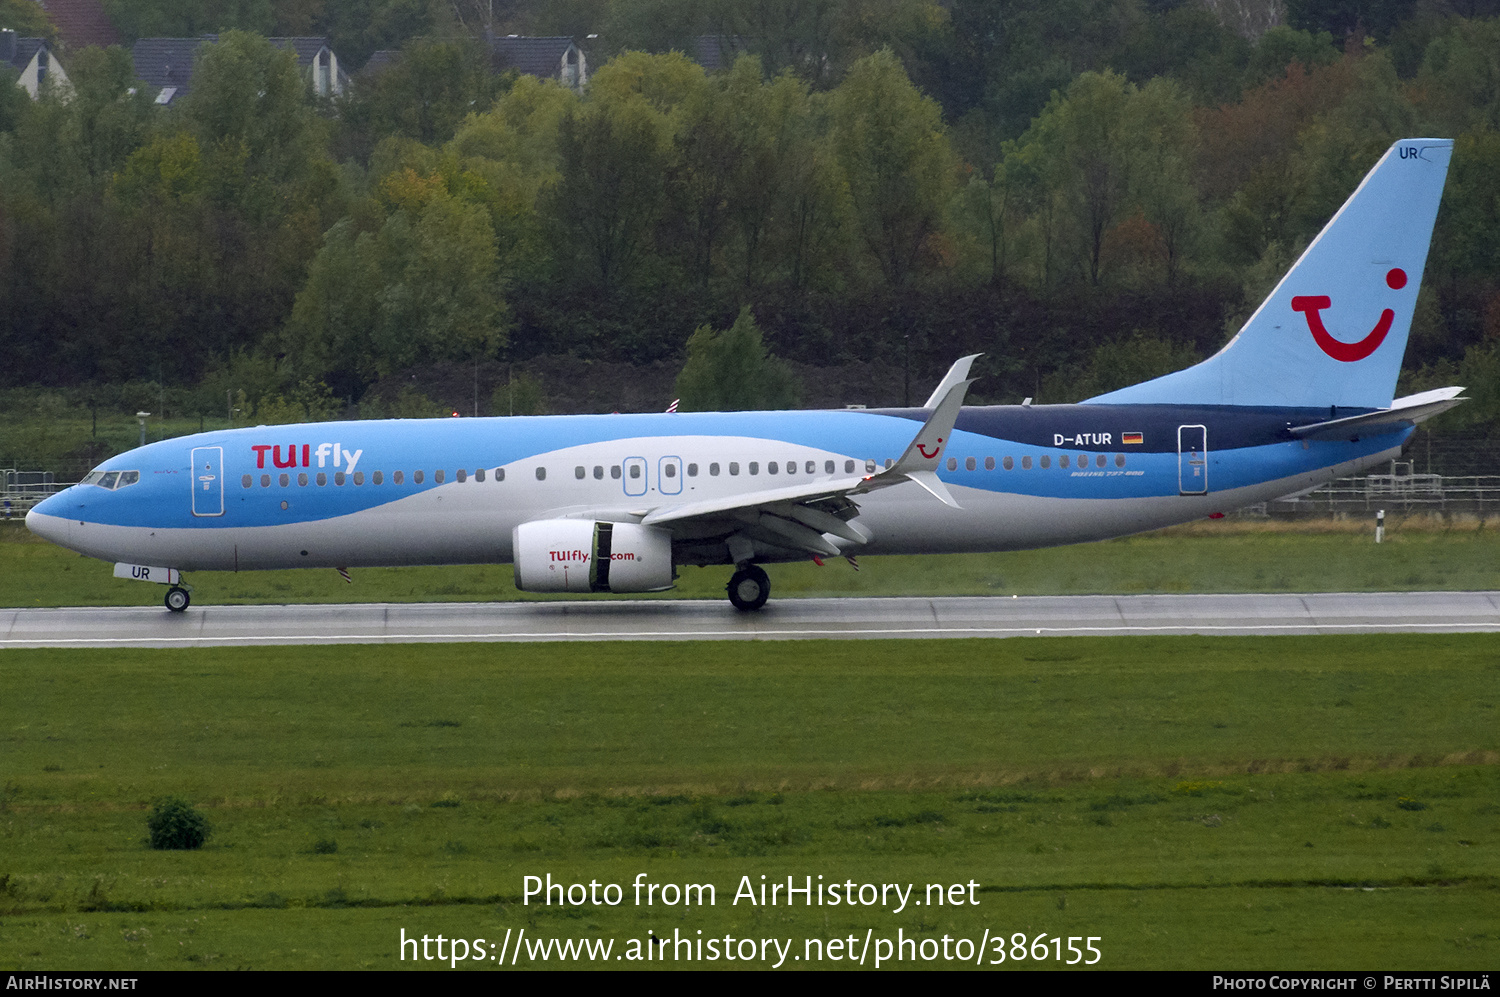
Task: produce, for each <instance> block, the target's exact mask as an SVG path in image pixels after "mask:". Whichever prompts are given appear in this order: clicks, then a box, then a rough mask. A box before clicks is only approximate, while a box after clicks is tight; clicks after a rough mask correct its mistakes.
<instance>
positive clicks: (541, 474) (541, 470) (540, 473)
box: [536, 467, 547, 481]
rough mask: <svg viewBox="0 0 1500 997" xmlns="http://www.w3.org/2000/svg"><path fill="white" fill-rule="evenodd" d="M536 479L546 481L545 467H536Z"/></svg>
mask: <svg viewBox="0 0 1500 997" xmlns="http://www.w3.org/2000/svg"><path fill="white" fill-rule="evenodd" d="M536 480H538V481H546V480H547V469H546V468H545V467H538V468H537V469H536Z"/></svg>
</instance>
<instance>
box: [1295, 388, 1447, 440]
mask: <svg viewBox="0 0 1500 997" xmlns="http://www.w3.org/2000/svg"><path fill="white" fill-rule="evenodd" d="M1463 390H1464V389H1463V388H1436V389H1434V390H1432V391H1423V392H1421V393H1419V394H1415V395H1407V396H1406V397H1405V398H1398V399H1396V400H1395V401H1394V402H1392V403H1391V407H1390V408H1388V409H1380V410H1379V411H1376V412H1365V413H1364V414H1362V415H1351V416H1345V417H1344V418H1342V419H1329V420H1327V421H1326V422H1314V423H1309V424H1308V425H1306V426H1291V427H1288V429H1289V431H1290V432H1291V434H1292V435H1293V436H1295V437H1297V438H1298V439H1303V440H1344V439H1351V438H1353V437H1358V436H1378V435H1380V434H1381V433H1393V432H1396V431H1397V430H1399V429H1404V428H1406V427H1407V426H1415V425H1416V424H1417V423H1419V422H1422V421H1424V420H1426V419H1431V418H1432V417H1433V416H1435V415H1439V414H1441V413H1443V412H1446V411H1448V410H1449V409H1451V408H1453V407H1454V406H1455V405H1457V404H1459V403H1460V402H1465V401H1468V399H1467V398H1460V397H1458V396H1459V395H1460V394H1462V392H1463Z"/></svg>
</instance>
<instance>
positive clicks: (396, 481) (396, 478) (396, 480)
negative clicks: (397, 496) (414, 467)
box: [391, 471, 406, 485]
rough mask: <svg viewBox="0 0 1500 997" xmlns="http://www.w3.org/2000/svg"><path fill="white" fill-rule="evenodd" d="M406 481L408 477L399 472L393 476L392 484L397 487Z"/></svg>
mask: <svg viewBox="0 0 1500 997" xmlns="http://www.w3.org/2000/svg"><path fill="white" fill-rule="evenodd" d="M405 479H406V475H405V474H403V473H401V472H400V471H397V472H396V473H395V474H393V475H391V483H392V484H395V485H399V484H401V482H402V481H404V480H405Z"/></svg>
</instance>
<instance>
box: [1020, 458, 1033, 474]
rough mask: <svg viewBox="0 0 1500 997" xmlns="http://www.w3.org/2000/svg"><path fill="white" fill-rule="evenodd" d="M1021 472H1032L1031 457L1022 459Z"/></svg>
mask: <svg viewBox="0 0 1500 997" xmlns="http://www.w3.org/2000/svg"><path fill="white" fill-rule="evenodd" d="M1021 470H1023V471H1029V470H1031V458H1030V457H1022V458H1021Z"/></svg>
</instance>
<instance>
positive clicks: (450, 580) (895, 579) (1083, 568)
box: [0, 517, 1500, 606]
mask: <svg viewBox="0 0 1500 997" xmlns="http://www.w3.org/2000/svg"><path fill="white" fill-rule="evenodd" d="M861 566H862V570H860V571H857V572H856V571H853V570H851V569H850V567H849V566H848V565H847V564H845V563H844V562H843V561H842V560H838V559H835V560H831V561H829V562H828V564H827V565H826V566H825V567H821V568H820V567H818V566H816V565H814V564H812V563H811V562H802V563H798V564H781V565H771V566H770V567H769V569H768V570H769V572H770V575H771V586H772V598H774V599H780V598H788V597H793V598H795V597H797V596H820V595H913V594H922V595H933V596H938V595H997V594H1005V595H1009V594H1012V593H1016V594H1020V595H1067V594H1083V593H1099V592H1104V593H1139V592H1368V591H1393V590H1408V591H1414V590H1478V589H1496V588H1500V525H1497V524H1495V523H1493V522H1485V521H1483V520H1474V519H1458V520H1435V519H1427V518H1419V517H1413V518H1410V519H1402V518H1397V517H1391V519H1390V520H1389V523H1388V533H1387V538H1386V542H1385V543H1382V544H1378V545H1377V544H1375V543H1374V542H1373V527H1371V526H1370V524H1367V523H1364V522H1359V521H1348V520H1344V521H1337V522H1334V521H1329V522H1322V523H1313V524H1306V523H1299V524H1281V523H1258V522H1245V521H1240V522H1236V521H1229V520H1224V521H1219V522H1212V523H1211V522H1207V521H1205V522H1204V523H1201V524H1195V525H1193V526H1190V527H1179V528H1176V529H1172V530H1163V531H1160V532H1157V533H1149V534H1145V535H1142V536H1138V537H1129V538H1125V539H1122V540H1113V541H1108V542H1105V543H1093V544H1079V545H1077V546H1072V547H1055V548H1052V549H1049V550H1035V551H1018V552H1015V553H1009V554H952V555H933V556H913V557H875V558H865V559H864V560H863V561H862V565H861ZM729 574H730V572H729V569H728V568H727V567H725V568H684V569H683V570H682V577H681V578H680V579H679V581H678V585H677V588H676V589H674V590H673V591H672V592H669V593H664V594H662V595H661V596H656V597H654V598H697V599H719V598H723V596H724V585H725V583H726V582H727V581H728V580H729ZM353 577H354V581H353V584H346V583H345V582H344V581H343V580H342V579H341V578H340V577H339V576H338V574H337V573H336V572H334V571H332V570H331V569H325V570H306V569H303V570H293V571H256V572H245V573H243V574H233V573H229V572H211V571H205V572H195V573H193V574H192V575H191V576H190V577H189V581H190V582H191V584H192V585H193V586H194V592H193V601H194V603H195V604H196V605H199V606H212V605H232V604H243V603H308V602H425V601H442V602H464V601H476V602H491V601H500V600H513V599H545V598H574V597H573V596H561V597H557V596H554V597H548V596H536V595H528V594H526V593H521V592H517V591H516V589H515V584H514V581H513V577H512V572H511V568H510V566H509V565H463V566H458V567H445V568H370V569H358V570H356V571H355V572H354V575H353ZM162 592H163V590H162V588H161V586H158V585H148V584H142V583H137V582H128V581H121V580H119V579H116V578H114V577H113V574H112V566H111V565H109V564H106V563H104V562H102V561H95V560H93V559H91V558H85V557H81V556H79V555H77V554H73V553H70V552H69V551H66V550H64V549H62V548H61V547H57V546H55V545H53V544H50V543H47V542H46V541H43V540H39V539H37V538H36V537H34V536H32V535H31V534H30V533H29V532H27V530H26V529H25V527H24V526H23V525H21V524H20V523H18V522H11V523H5V524H3V525H0V606H87V605H99V606H106V605H107V606H117V605H157V604H159V603H160V602H161V599H162ZM628 598H635V599H638V598H653V597H651V596H629V597H628Z"/></svg>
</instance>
